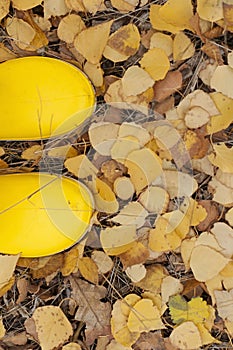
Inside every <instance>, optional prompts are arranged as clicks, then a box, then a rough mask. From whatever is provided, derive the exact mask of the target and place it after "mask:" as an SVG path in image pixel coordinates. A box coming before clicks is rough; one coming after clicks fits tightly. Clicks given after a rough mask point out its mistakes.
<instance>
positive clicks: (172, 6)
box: [159, 0, 193, 31]
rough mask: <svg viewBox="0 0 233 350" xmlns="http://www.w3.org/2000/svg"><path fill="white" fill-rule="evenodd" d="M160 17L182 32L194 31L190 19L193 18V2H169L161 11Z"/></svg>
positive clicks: (172, 0)
mask: <svg viewBox="0 0 233 350" xmlns="http://www.w3.org/2000/svg"><path fill="white" fill-rule="evenodd" d="M159 15H160V17H161V18H162V19H163V20H164V21H165V22H167V23H169V24H172V25H173V26H175V27H178V28H179V29H180V30H182V29H189V30H191V31H193V28H192V26H191V24H190V19H191V18H192V16H193V6H192V1H191V0H168V1H167V2H166V3H165V4H164V5H163V6H162V7H161V8H160V10H159Z"/></svg>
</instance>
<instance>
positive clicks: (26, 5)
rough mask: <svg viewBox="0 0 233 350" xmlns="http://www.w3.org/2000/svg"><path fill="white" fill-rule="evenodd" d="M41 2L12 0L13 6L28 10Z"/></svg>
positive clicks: (38, 0) (36, 0)
mask: <svg viewBox="0 0 233 350" xmlns="http://www.w3.org/2000/svg"><path fill="white" fill-rule="evenodd" d="M41 3H42V0H12V5H13V7H15V8H17V10H21V11H25V10H30V9H32V8H33V7H35V6H38V5H40V4H41Z"/></svg>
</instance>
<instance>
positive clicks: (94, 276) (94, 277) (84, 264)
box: [78, 256, 99, 284]
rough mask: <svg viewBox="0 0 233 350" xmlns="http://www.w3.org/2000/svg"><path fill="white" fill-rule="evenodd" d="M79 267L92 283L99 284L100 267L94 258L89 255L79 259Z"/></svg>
mask: <svg viewBox="0 0 233 350" xmlns="http://www.w3.org/2000/svg"><path fill="white" fill-rule="evenodd" d="M78 268H79V272H80V273H81V275H82V277H84V278H85V279H86V280H87V281H89V282H91V283H94V284H98V281H99V278H98V267H97V265H96V263H95V262H94V260H92V259H91V258H89V257H88V256H86V257H83V258H81V259H79V261H78Z"/></svg>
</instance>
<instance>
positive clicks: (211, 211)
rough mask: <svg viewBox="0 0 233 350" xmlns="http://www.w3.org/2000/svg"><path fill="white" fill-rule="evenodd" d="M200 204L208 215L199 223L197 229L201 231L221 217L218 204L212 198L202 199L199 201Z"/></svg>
mask: <svg viewBox="0 0 233 350" xmlns="http://www.w3.org/2000/svg"><path fill="white" fill-rule="evenodd" d="M199 204H200V205H201V206H202V207H204V208H205V210H206V212H207V216H206V218H205V219H204V220H202V221H201V222H200V223H199V224H198V225H197V229H198V230H200V231H207V230H208V228H209V227H210V226H212V224H213V223H214V222H216V221H217V220H218V218H219V210H218V206H217V204H216V203H215V202H214V201H211V200H201V201H199Z"/></svg>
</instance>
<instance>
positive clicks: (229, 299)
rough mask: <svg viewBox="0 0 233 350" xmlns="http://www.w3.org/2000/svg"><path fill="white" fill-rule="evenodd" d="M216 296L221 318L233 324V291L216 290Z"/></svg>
mask: <svg viewBox="0 0 233 350" xmlns="http://www.w3.org/2000/svg"><path fill="white" fill-rule="evenodd" d="M214 295H215V298H216V304H217V310H218V314H219V316H220V317H222V318H223V319H224V320H226V319H227V320H228V321H230V322H233V307H232V306H233V289H230V290H228V291H226V290H215V291H214Z"/></svg>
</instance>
